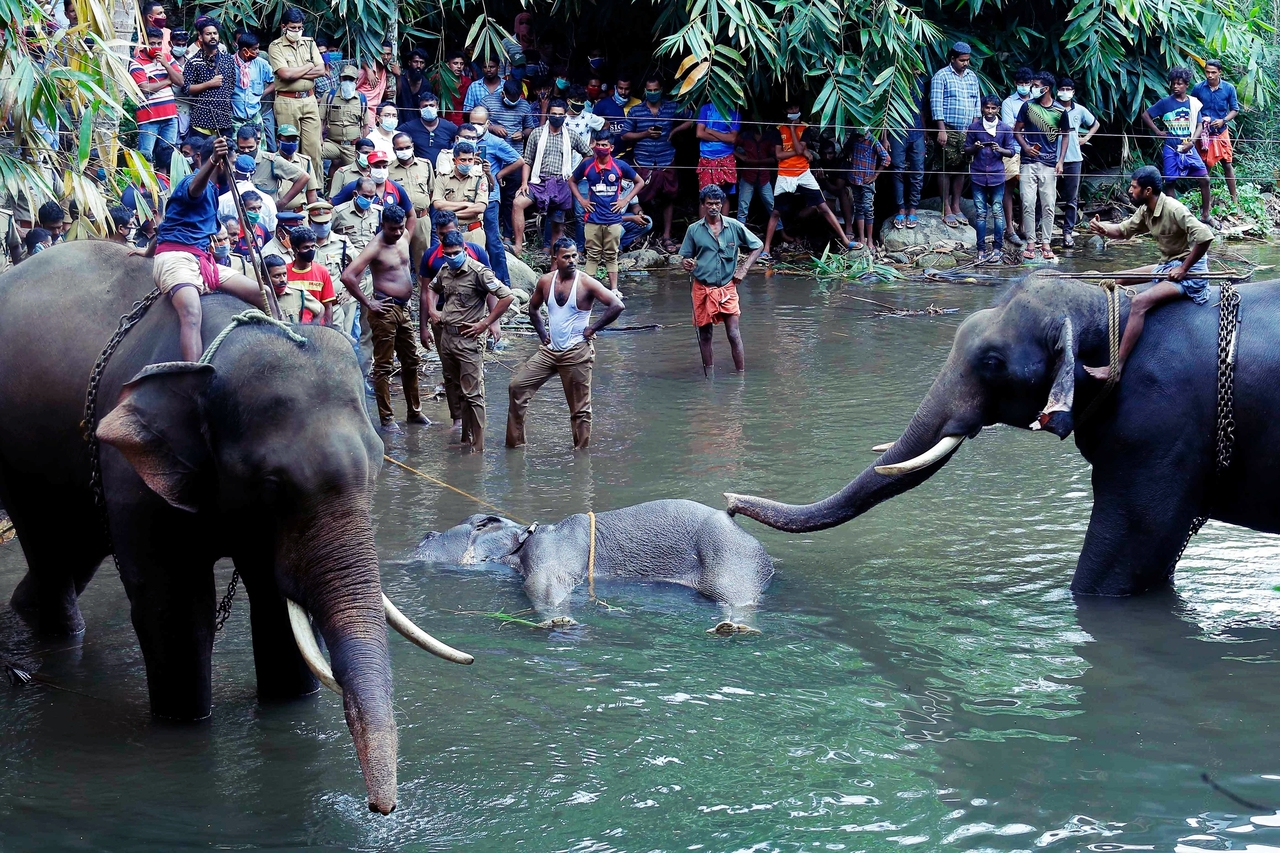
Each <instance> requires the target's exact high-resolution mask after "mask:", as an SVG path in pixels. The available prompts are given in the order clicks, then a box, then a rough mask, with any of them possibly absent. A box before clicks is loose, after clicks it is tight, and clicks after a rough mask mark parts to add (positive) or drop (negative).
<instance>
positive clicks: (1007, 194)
mask: <svg viewBox="0 0 1280 853" xmlns="http://www.w3.org/2000/svg"><path fill="white" fill-rule="evenodd" d="M1035 76H1036V73H1035V72H1034V71H1032V70H1031V69H1030V68H1028V67H1026V66H1025V65H1024V66H1022V67H1021V68H1019V69H1018V70H1017V71H1015V72H1013V84H1014V90H1013V94H1012V95H1010V96H1009V97H1007V98H1005V99H1004V100H1003V101H1001V102H1000V121H1002V122H1004V123H1005V124H1007V125H1009V127H1013V126H1014V125H1015V124H1017V123H1018V113H1020V112H1022V105H1023V104H1025V103H1026V102H1027V101H1029V100H1031V78H1033V77H1035ZM1021 184H1022V146H1021V145H1019V144H1018V140H1017V139H1016V138H1015V139H1014V140H1013V156H1012V157H1009V158H1007V159H1006V160H1005V161H1004V221H1005V223H1006V224H1007V226H1008V228H1007V230H1006V231H1005V239H1006V240H1008V241H1009V242H1010V243H1012V244H1013V245H1015V246H1018V247H1021V246H1023V245H1024V244H1025V243H1026V239H1027V235H1026V234H1023V233H1021V229H1022V220H1021V219H1016V220H1015V219H1014V218H1013V196H1014V192H1015V191H1016V190H1017V189H1019V187H1020V186H1021ZM1031 203H1032V204H1035V200H1034V199H1033V200H1032V202H1031Z"/></svg>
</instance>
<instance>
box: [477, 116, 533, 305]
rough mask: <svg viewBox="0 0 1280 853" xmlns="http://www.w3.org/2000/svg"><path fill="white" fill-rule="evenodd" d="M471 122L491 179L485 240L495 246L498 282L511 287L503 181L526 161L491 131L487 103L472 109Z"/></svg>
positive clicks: (483, 161)
mask: <svg viewBox="0 0 1280 853" xmlns="http://www.w3.org/2000/svg"><path fill="white" fill-rule="evenodd" d="M471 124H472V125H473V126H474V127H475V128H476V130H477V131H478V133H479V140H478V144H477V147H478V148H479V149H480V151H479V154H480V162H481V166H482V167H486V168H484V173H485V178H486V179H488V181H489V204H488V206H486V207H485V209H484V239H485V245H486V246H492V247H493V248H494V252H493V262H492V263H491V264H490V265H489V266H490V267H492V269H493V274H494V275H496V276H497V277H498V281H500V282H502V283H503V284H505V285H507V286H508V287H510V286H511V273H510V272H509V271H508V269H507V252H506V249H505V248H503V247H502V233H501V231H500V226H499V214H500V213H501V210H502V184H503V182H504V181H505V180H508V179H510V178H511V177H512V176H514V175H518V174H519V173H520V170H521V168H523V163H524V160H523V158H522V157H521V156H520V152H519V151H517V150H516V149H515V148H513V147H512V146H511V145H509V144H508V143H507V141H506V140H505V139H499V138H498V137H497V136H495V135H493V134H492V133H490V132H489V126H490V124H491V123H490V121H489V110H488V109H486V108H485V107H483V106H479V107H476V108H475V109H474V110H472V111H471Z"/></svg>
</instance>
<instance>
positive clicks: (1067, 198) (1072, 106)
mask: <svg viewBox="0 0 1280 853" xmlns="http://www.w3.org/2000/svg"><path fill="white" fill-rule="evenodd" d="M1058 103H1059V104H1061V105H1062V106H1063V108H1065V109H1066V111H1067V150H1066V153H1065V155H1064V156H1063V158H1062V201H1063V204H1062V206H1063V210H1064V212H1065V214H1066V221H1065V222H1064V223H1063V226H1062V246H1063V248H1065V249H1072V248H1075V245H1076V240H1075V237H1073V236H1072V234H1071V232H1073V231H1075V228H1076V224H1077V223H1078V222H1079V221H1080V169H1081V167H1082V166H1083V165H1084V152H1083V151H1081V146H1083V145H1088V144H1089V140H1090V139H1092V138H1093V135H1094V134H1095V133H1097V132H1098V130H1099V129H1100V128H1101V127H1102V124H1101V122H1099V121H1098V119H1097V117H1096V116H1094V114H1093V113H1091V112H1089V109H1088V107H1086V106H1085V105H1084V104H1081V103H1079V102H1078V101H1077V100H1076V83H1075V81H1074V80H1072V79H1071V78H1070V77H1063V78H1062V79H1061V80H1059V81H1058ZM1082 127H1083V128H1084V129H1085V131H1084V136H1083V137H1082V136H1081V135H1080V128H1082Z"/></svg>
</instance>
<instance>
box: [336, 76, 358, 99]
mask: <svg viewBox="0 0 1280 853" xmlns="http://www.w3.org/2000/svg"><path fill="white" fill-rule="evenodd" d="M338 92H339V94H341V95H342V97H343V98H344V99H346V100H351V99H352V98H354V97H355V96H356V82H355V81H354V80H343V81H342V82H341V83H339V84H338Z"/></svg>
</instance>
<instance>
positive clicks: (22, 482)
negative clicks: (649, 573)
mask: <svg viewBox="0 0 1280 853" xmlns="http://www.w3.org/2000/svg"><path fill="white" fill-rule="evenodd" d="M151 288H152V273H151V261H150V260H148V259H145V258H142V257H135V256H129V255H127V254H126V252H125V248H124V247H123V246H118V245H116V244H114V243H107V242H99V241H85V242H76V243H69V244H65V245H59V246H56V247H54V248H53V249H51V250H49V251H46V252H42V253H40V254H39V255H37V256H35V257H32V258H31V259H30V260H27V261H24V262H23V263H22V264H21V265H19V266H18V267H16V268H15V269H14V270H12V271H10V272H8V273H6V274H5V275H4V276H2V277H0V412H3V413H4V415H3V417H0V502H3V505H4V507H5V508H6V509H7V510H8V511H9V513H10V514H11V515H12V517H13V522H14V524H15V526H16V528H17V531H18V537H19V540H20V541H21V543H22V549H23V551H24V552H25V554H26V558H27V565H28V571H27V575H26V577H25V578H24V579H23V580H22V582H21V583H19V584H18V587H17V589H16V590H15V591H14V593H13V598H12V604H13V606H14V608H16V609H17V610H18V611H19V612H20V613H21V614H22V615H23V616H24V617H26V618H27V619H28V620H29V621H30V622H31V623H32V625H33V627H35V628H36V629H37V630H39V631H42V632H45V633H57V634H74V633H78V632H79V631H81V630H83V628H84V622H83V620H82V619H81V616H80V610H79V608H78V606H77V604H76V600H77V597H78V596H79V595H80V593H81V592H82V591H83V590H84V588H85V585H86V584H88V583H89V580H90V579H91V578H92V577H93V574H94V572H95V571H96V570H97V567H98V564H99V563H100V562H101V561H102V559H103V557H105V556H106V555H107V554H108V553H109V550H110V547H111V543H114V547H115V554H116V558H117V561H118V563H119V569H120V578H121V580H122V581H123V582H124V587H125V591H126V593H127V594H128V596H129V603H130V614H131V616H132V620H133V625H134V629H135V630H136V632H137V635H138V643H139V645H140V646H141V647H142V653H143V657H144V659H145V661H146V670H147V686H148V689H149V690H150V696H151V709H152V711H153V713H155V714H156V715H158V716H162V717H169V718H176V719H185V720H194V719H199V718H202V717H206V716H208V714H209V711H210V704H211V698H210V658H211V655H212V652H213V637H214V603H215V601H216V594H217V590H215V588H214V574H213V565H214V562H215V561H216V560H218V559H219V558H222V557H230V558H232V559H233V560H234V561H235V565H236V568H237V569H238V570H239V572H240V575H241V577H242V578H243V580H244V585H245V589H246V591H247V593H248V596H249V605H250V613H249V618H250V622H251V625H252V631H253V653H254V664H255V667H256V670H257V678H258V695H259V696H260V697H262V698H273V699H274V698H289V697H294V696H301V695H304V694H307V693H312V692H314V691H315V690H316V689H317V681H316V677H313V673H315V674H316V675H317V676H319V677H320V679H321V680H322V681H324V683H325V684H327V685H328V686H331V687H333V688H334V689H336V690H338V691H339V692H340V693H341V694H342V697H343V706H344V708H345V711H346V717H347V724H348V726H349V727H350V729H351V733H352V737H353V738H354V740H355V746H356V754H357V756H358V758H359V760H360V765H361V768H362V769H363V771H364V777H365V782H366V785H367V787H368V792H369V807H370V808H371V809H374V810H377V811H380V812H382V813H384V814H386V813H388V812H390V811H391V810H392V809H393V808H394V807H395V802H396V728H395V722H394V720H393V718H392V694H391V661H390V657H389V655H388V653H387V632H386V624H387V621H388V620H391V621H392V624H393V625H394V626H395V627H397V629H399V630H401V632H402V633H405V634H406V635H407V636H410V637H411V639H413V640H414V641H415V642H417V643H418V644H419V645H422V646H423V647H424V648H427V649H428V650H430V651H434V652H436V653H438V654H441V655H442V656H446V657H448V658H450V659H452V660H455V661H458V662H462V663H469V662H470V656H469V655H464V654H462V653H460V652H456V651H454V650H452V649H449V648H448V647H447V646H444V645H443V644H441V643H439V642H437V641H435V640H433V639H432V638H431V637H429V636H428V635H426V634H425V633H423V632H421V631H420V630H419V629H417V628H416V627H415V626H413V624H412V623H411V622H408V620H406V619H405V618H404V617H403V616H402V615H401V614H400V613H399V611H398V610H396V609H395V608H394V606H392V605H391V603H390V602H389V601H387V599H386V597H385V596H384V595H383V594H382V588H381V583H380V580H379V576H378V568H379V564H378V554H377V551H376V550H375V548H374V541H373V528H372V525H371V520H370V511H369V508H370V498H371V496H372V492H373V487H374V481H375V478H376V477H377V474H378V471H379V468H380V465H381V462H382V441H381V440H380V439H379V438H378V435H377V433H376V432H374V430H373V427H372V426H371V425H370V423H369V418H368V417H367V416H366V414H365V403H364V383H363V380H362V379H361V376H360V368H359V366H358V365H357V364H356V360H355V356H354V354H353V353H352V350H351V345H350V343H349V342H348V340H347V339H346V338H345V337H344V336H343V335H341V334H340V333H338V332H336V331H333V330H332V329H327V328H322V327H319V326H298V327H294V329H293V331H292V332H286V331H285V330H283V329H281V328H278V327H274V326H271V325H261V324H255V325H244V326H239V327H237V328H236V329H235V330H234V331H232V332H231V333H229V334H228V335H227V336H226V337H225V340H224V341H223V342H222V344H221V346H220V347H219V348H218V349H217V351H216V353H215V354H213V355H212V357H211V359H210V363H209V364H195V363H191V362H184V361H176V360H175V359H178V358H180V355H179V347H178V319H177V316H176V315H175V313H174V310H173V308H172V306H171V304H170V302H169V300H168V299H165V298H161V299H160V300H159V301H157V302H156V303H155V304H154V305H153V306H152V307H151V308H150V309H149V310H148V311H147V313H146V314H145V315H144V316H143V317H142V319H141V320H140V321H139V322H138V323H137V325H136V326H134V327H133V329H132V330H131V331H130V332H129V334H128V336H127V337H125V338H124V341H123V343H121V344H120V346H119V348H118V349H117V350H116V352H115V355H114V356H113V357H112V358H111V360H110V362H109V364H108V366H107V368H106V371H105V373H104V374H103V375H102V380H101V383H100V385H99V388H98V396H97V399H98V404H97V416H98V418H99V426H98V431H97V434H98V436H99V437H100V439H101V441H102V445H101V453H100V458H101V465H102V482H103V486H104V490H105V497H106V508H105V515H106V518H105V526H106V527H107V528H109V531H110V534H109V538H108V535H107V533H106V531H105V530H104V518H103V510H102V509H99V508H98V506H97V505H96V504H95V500H94V494H93V490H92V489H91V487H90V454H89V448H88V444H87V443H86V441H85V439H84V436H83V434H82V430H83V427H82V425H81V421H82V419H83V418H84V414H85V412H84V409H85V390H86V385H87V383H88V381H89V376H90V373H91V371H92V369H93V366H94V362H95V360H96V359H97V358H98V355H99V352H100V351H101V350H102V348H103V346H104V344H106V342H107V340H108V339H109V338H110V337H111V336H112V333H113V332H114V330H115V329H116V326H117V323H118V321H119V318H120V316H121V315H122V314H125V313H127V312H128V311H129V310H130V306H131V305H132V304H133V302H134V301H135V300H137V299H140V298H142V297H143V296H144V295H145V294H146V293H147V292H148V291H150V290H151ZM248 308H249V306H247V305H245V304H244V303H243V302H240V301H239V300H237V299H235V298H234V297H231V296H226V295H220V294H214V295H212V296H207V297H205V298H204V299H203V314H204V322H203V328H202V330H201V334H202V336H203V339H204V340H205V341H206V342H212V341H214V339H215V338H217V337H218V335H219V333H221V332H222V331H223V330H224V329H226V328H228V326H229V324H230V323H231V318H232V317H233V315H236V314H238V313H240V312H243V311H245V310H246V309H248ZM291 335H292V336H293V338H294V339H291V337H290V336H291ZM299 335H300V336H301V337H298V336H299ZM307 613H310V615H311V617H312V619H314V623H315V629H316V630H318V631H319V633H320V634H321V635H322V636H323V637H324V640H325V643H326V645H327V646H328V648H329V652H330V659H331V661H332V664H333V667H332V671H330V669H329V666H328V664H326V663H325V661H324V658H323V657H322V656H321V655H320V652H319V649H318V648H317V644H316V641H315V636H314V634H313V633H312V628H311V626H310V625H309V624H308V622H307Z"/></svg>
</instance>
